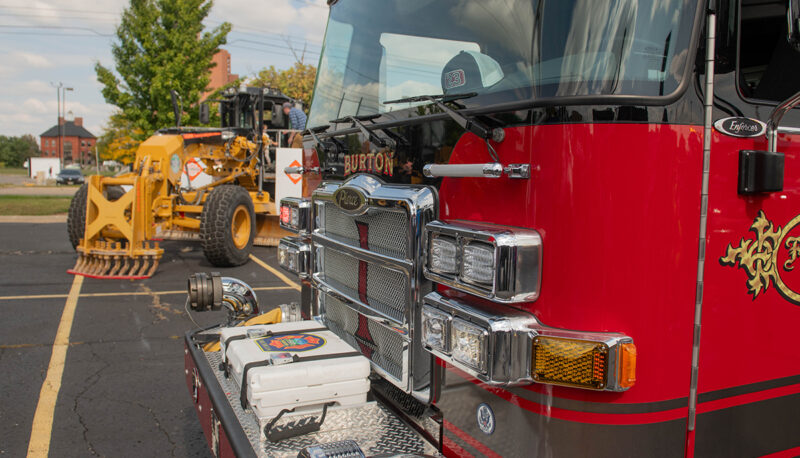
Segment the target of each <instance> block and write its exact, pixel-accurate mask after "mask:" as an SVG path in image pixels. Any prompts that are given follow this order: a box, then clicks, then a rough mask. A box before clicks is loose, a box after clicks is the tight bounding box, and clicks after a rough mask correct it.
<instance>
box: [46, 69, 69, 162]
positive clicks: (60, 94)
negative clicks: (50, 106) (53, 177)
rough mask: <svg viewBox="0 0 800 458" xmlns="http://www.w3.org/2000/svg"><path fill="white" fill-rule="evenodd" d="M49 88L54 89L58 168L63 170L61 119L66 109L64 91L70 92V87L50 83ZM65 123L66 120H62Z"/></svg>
mask: <svg viewBox="0 0 800 458" xmlns="http://www.w3.org/2000/svg"><path fill="white" fill-rule="evenodd" d="M50 86H53V87H54V88H56V104H57V107H58V109H57V111H58V116H57V118H58V122H57V123H56V127H58V163H59V168H62V169H63V168H64V136H63V132H64V131H63V127H61V118H62V117H64V116H65V114H64V113H63V112H64V111H65V109H66V105H67V93H66V91H72V90H73V89H72V88H71V87H64V83H62V82H61V81H59V82H58V84H56V83H54V82H52V81H51V82H50ZM62 100H63V101H64V105H63V107H62V104H61V101H62ZM64 122H66V119H65V120H64Z"/></svg>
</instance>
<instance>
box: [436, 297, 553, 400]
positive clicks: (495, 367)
mask: <svg viewBox="0 0 800 458" xmlns="http://www.w3.org/2000/svg"><path fill="white" fill-rule="evenodd" d="M424 303H425V307H431V308H434V309H436V310H438V311H439V312H441V313H444V314H447V315H450V316H451V319H450V320H449V323H450V325H451V326H452V324H453V323H454V322H455V321H456V320H459V321H465V322H468V323H469V324H471V325H473V326H475V327H478V328H481V329H483V330H484V332H486V346H485V349H484V351H485V354H484V360H485V362H486V368H485V370H478V369H476V368H474V367H472V366H469V365H467V364H464V363H462V362H461V361H458V360H456V359H455V358H454V357H453V348H452V344H451V348H450V349H449V350H450V352H449V353H444V352H442V351H441V350H438V349H435V348H432V347H430V346H427V345H426V346H425V348H426V350H428V351H429V352H431V353H432V354H434V355H435V356H437V357H439V358H440V359H442V360H444V361H447V362H448V363H450V364H452V365H453V366H455V367H457V368H458V369H460V370H462V371H464V372H466V373H468V374H469V375H472V376H473V377H475V378H477V379H479V380H481V381H483V382H486V383H488V384H490V385H495V386H509V385H519V384H526V383H531V382H533V378H532V377H531V355H532V353H531V352H532V350H533V347H532V343H533V338H534V337H536V335H537V334H536V331H535V328H536V326H538V325H539V322H538V321H537V320H536V317H534V316H533V315H532V314H530V313H527V312H523V311H521V310H517V309H515V308H512V307H509V306H507V305H503V304H487V303H482V304H472V303H466V302H464V301H461V300H458V299H453V298H448V297H445V296H442V295H441V294H439V293H437V292H433V293H429V294H427V295H426V296H425V299H424ZM447 333H448V334H449V335H450V336H453V330H452V329H451V330H449V331H448V332H447ZM422 337H423V344H424V343H425V339H424V336H422ZM451 338H452V337H451Z"/></svg>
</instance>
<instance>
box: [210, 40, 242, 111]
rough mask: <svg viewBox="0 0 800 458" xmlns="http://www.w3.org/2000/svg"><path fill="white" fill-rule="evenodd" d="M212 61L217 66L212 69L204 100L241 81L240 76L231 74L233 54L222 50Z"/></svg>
mask: <svg viewBox="0 0 800 458" xmlns="http://www.w3.org/2000/svg"><path fill="white" fill-rule="evenodd" d="M212 61H213V62H214V63H215V64H217V65H215V66H214V67H212V68H211V79H210V80H209V82H208V87H207V88H206V92H205V93H204V94H203V97H202V98H203V99H205V98H206V97H208V95H209V94H211V93H212V92H214V91H216V90H217V89H219V88H221V87H222V86H225V85H226V84H228V83H232V82H234V81H236V80H237V79H239V75H237V74H235V73H231V53H229V52H228V51H226V50H224V49H220V50H219V51H217V53H216V54H214V58H213V60H212Z"/></svg>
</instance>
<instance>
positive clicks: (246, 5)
mask: <svg viewBox="0 0 800 458" xmlns="http://www.w3.org/2000/svg"><path fill="white" fill-rule="evenodd" d="M210 18H211V20H212V22H213V24H211V25H216V23H215V21H227V22H230V23H231V24H233V30H234V31H238V32H242V33H247V34H263V35H269V36H270V37H266V39H265V40H264V42H265V43H267V42H269V43H271V44H272V43H274V44H275V45H277V46H284V47H285V46H286V44H285V43H284V42H283V41H282V40H281V36H290V37H292V38H293V41H294V43H293V44H294V45H295V46H297V47H299V48H300V49H302V47H303V41H304V40H305V41H308V42H309V44H313V45H319V44H321V43H322V39H323V35H324V34H325V22H326V21H327V19H328V6H327V4H326V1H325V0H306V1H304V2H291V1H289V0H269V1H257V2H253V1H250V0H226V1H218V2H216V3H215V4H214V8H213V9H212V12H211V15H210ZM286 52H288V50H286Z"/></svg>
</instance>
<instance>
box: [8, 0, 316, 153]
mask: <svg viewBox="0 0 800 458" xmlns="http://www.w3.org/2000/svg"><path fill="white" fill-rule="evenodd" d="M127 4H128V1H127V0H104V1H102V2H98V1H96V0H70V1H67V0H32V1H31V0H27V1H23V0H0V135H23V134H32V135H34V136H36V137H37V139H38V136H39V134H41V133H42V132H44V131H45V130H47V129H48V128H49V127H51V126H52V125H54V124H55V122H56V105H57V102H56V89H55V88H53V87H52V86H51V83H56V84H58V82H62V83H64V85H65V86H68V87H72V88H74V91H73V92H67V97H66V99H67V100H66V110H67V111H72V112H73V114H74V116H81V117H83V118H84V126H85V127H86V128H87V129H89V131H90V132H92V133H93V134H95V135H97V136H99V135H100V134H101V133H102V131H103V128H102V127H103V125H104V124H105V122H106V120H107V119H108V116H109V114H110V113H111V112H112V111H113V109H114V107H112V106H110V105H108V104H106V103H105V101H104V100H103V96H102V94H101V93H100V90H101V86H100V84H98V83H97V81H96V78H95V73H94V64H95V62H98V61H99V62H101V63H102V64H104V65H106V66H108V67H113V59H112V57H111V43H112V42H113V40H114V36H113V34H114V30H115V28H116V25H117V24H118V23H119V16H120V13H121V12H122V10H123V9H124V8H125V7H126V6H127ZM327 14H328V9H327V6H326V2H325V0H255V1H253V0H249V1H248V0H216V1H215V2H214V8H213V9H212V13H211V15H210V16H209V18H208V20H207V25H208V26H210V27H214V26H216V25H218V24H219V23H221V22H222V21H228V22H230V23H231V24H232V25H233V31H232V32H231V33H230V34H229V35H228V44H227V45H225V46H223V48H224V49H227V50H228V51H229V52H230V53H231V71H232V72H233V73H238V74H239V76H251V75H254V74H255V73H257V72H258V71H259V70H261V69H262V68H264V67H268V66H270V65H274V66H275V67H277V68H287V67H290V66H291V65H292V64H293V63H294V62H295V57H294V56H293V54H292V50H291V49H290V47H291V48H292V49H294V50H295V51H296V52H297V53H298V54H299V53H300V52H302V50H303V49H304V48H305V49H306V53H305V59H304V60H305V62H306V63H312V64H314V65H317V60H318V59H319V51H320V45H321V42H322V38H323V35H324V32H325V21H326V19H327Z"/></svg>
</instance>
